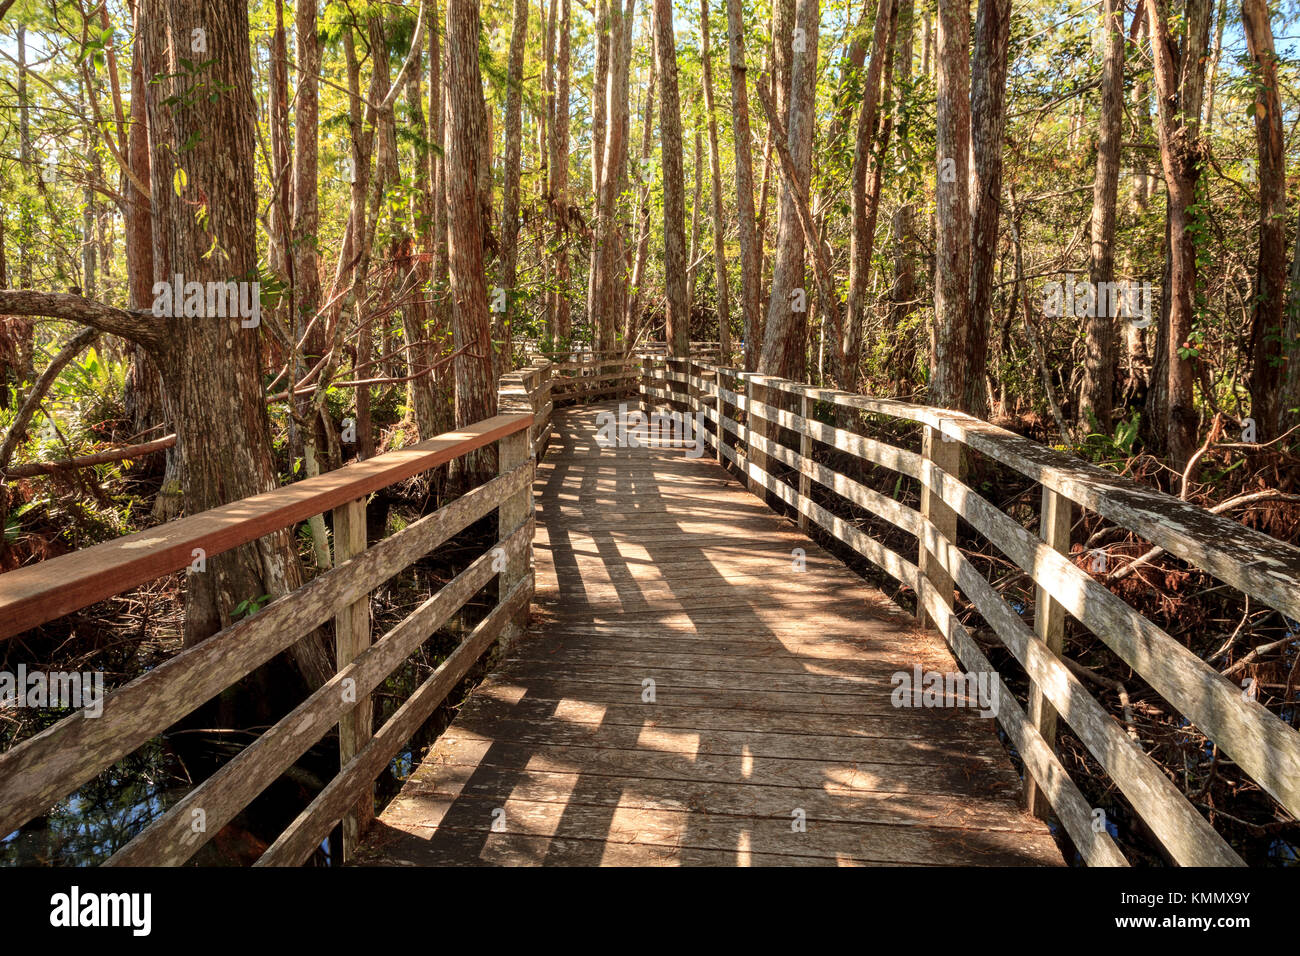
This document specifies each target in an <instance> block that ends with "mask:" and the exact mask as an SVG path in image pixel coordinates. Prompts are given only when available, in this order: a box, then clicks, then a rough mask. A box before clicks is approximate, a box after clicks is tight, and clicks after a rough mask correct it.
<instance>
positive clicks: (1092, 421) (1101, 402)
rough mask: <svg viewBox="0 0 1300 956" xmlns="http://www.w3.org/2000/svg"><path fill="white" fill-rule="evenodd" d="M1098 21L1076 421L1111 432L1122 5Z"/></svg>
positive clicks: (1109, 0)
mask: <svg viewBox="0 0 1300 956" xmlns="http://www.w3.org/2000/svg"><path fill="white" fill-rule="evenodd" d="M1102 24H1103V27H1104V29H1105V30H1106V54H1105V59H1104V61H1103V64H1102V76H1101V117H1100V122H1099V124H1098V126H1099V129H1098V140H1097V172H1096V177H1095V179H1094V180H1093V186H1092V246H1091V252H1090V254H1089V261H1088V279H1089V281H1090V282H1091V283H1092V288H1093V290H1094V293H1095V295H1096V299H1095V301H1096V305H1097V308H1096V309H1095V312H1096V315H1095V316H1093V317H1091V318H1089V319H1088V331H1087V339H1086V344H1087V357H1086V359H1085V361H1084V367H1083V390H1082V396H1081V400H1080V402H1079V416H1078V421H1079V427H1080V428H1081V429H1083V428H1087V429H1096V430H1099V431H1100V432H1102V433H1103V434H1106V435H1109V434H1110V433H1111V430H1112V428H1113V426H1114V423H1113V421H1112V410H1113V407H1114V394H1115V371H1116V365H1117V348H1118V342H1117V335H1116V325H1115V319H1116V316H1115V314H1114V313H1115V311H1116V310H1114V309H1111V308H1107V307H1103V306H1104V305H1105V306H1109V305H1110V304H1111V298H1112V297H1111V296H1109V295H1106V296H1105V297H1104V302H1103V296H1102V294H1101V293H1102V290H1103V289H1108V288H1109V285H1110V283H1111V282H1113V281H1114V278H1115V215H1116V202H1117V199H1118V191H1119V150H1120V123H1121V121H1122V119H1123V111H1124V5H1123V3H1122V2H1121V0H1104V12H1103V15H1102Z"/></svg>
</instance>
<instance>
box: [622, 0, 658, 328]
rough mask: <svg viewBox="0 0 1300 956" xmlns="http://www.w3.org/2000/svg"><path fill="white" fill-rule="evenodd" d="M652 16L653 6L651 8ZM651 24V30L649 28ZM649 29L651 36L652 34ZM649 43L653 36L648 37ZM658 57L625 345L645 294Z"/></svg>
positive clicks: (645, 126)
mask: <svg viewBox="0 0 1300 956" xmlns="http://www.w3.org/2000/svg"><path fill="white" fill-rule="evenodd" d="M651 18H652V20H653V7H652V8H651ZM653 29H654V28H653V24H652V26H651V30H652V31H653ZM653 35H654V34H653V32H652V33H651V36H652V37H653ZM651 45H652V47H653V40H652V44H651ZM658 63H659V59H658V57H656V56H654V55H653V53H652V55H651V56H650V79H649V81H648V82H647V84H646V93H645V116H644V119H643V120H642V123H641V175H642V176H643V177H644V182H642V183H641V186H640V189H639V193H640V196H639V199H638V202H637V214H636V220H637V237H636V260H635V263H634V265H633V267H632V296H631V298H630V300H629V302H628V309H627V315H626V316H625V317H624V319H623V341H624V342H625V343H628V344H629V345H630V344H631V343H632V342H634V341H635V340H636V337H637V335H638V333H639V330H640V326H641V311H642V309H641V302H642V299H643V298H644V296H645V283H646V265H647V262H648V260H649V258H650V194H651V190H652V188H653V185H654V183H653V177H652V176H651V175H650V173H649V169H648V167H649V163H650V158H651V157H652V156H653V155H654V133H655V129H654V116H655V99H656V97H657V95H658V90H657V89H656V88H655V82H656V81H657V80H658V78H659V73H658Z"/></svg>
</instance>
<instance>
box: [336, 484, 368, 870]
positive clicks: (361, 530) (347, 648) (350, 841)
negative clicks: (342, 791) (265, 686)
mask: <svg viewBox="0 0 1300 956" xmlns="http://www.w3.org/2000/svg"><path fill="white" fill-rule="evenodd" d="M365 550H366V500H365V499H364V498H358V499H357V500H356V501H350V502H348V503H347V504H344V505H340V506H339V507H337V508H335V509H334V565H335V567H338V566H339V565H341V564H343V563H344V562H345V561H348V560H350V559H352V558H354V557H356V556H357V555H359V554H361V553H362V552H363V551H365ZM369 647H370V595H369V594H363V595H362V596H361V597H360V598H358V599H357V600H356V601H353V602H352V603H350V604H344V605H341V606H340V607H339V609H338V612H337V613H336V614H335V615H334V658H335V669H336V671H342V670H343V669H344V668H346V667H347V666H348V664H350V663H352V661H353V660H354V659H355V658H356V657H358V656H360V655H361V654H363V653H365V651H366V649H367V648H369ZM352 695H353V696H352V699H353V700H355V701H356V704H355V706H353V707H352V708H350V709H345V710H344V712H343V713H342V714H341V715H340V716H339V766H343V765H345V764H346V763H347V762H348V761H349V760H351V759H352V758H353V756H355V754H356V753H357V751H358V750H360V749H361V748H362V747H363V746H365V744H366V741H368V740H369V739H370V732H371V725H372V724H373V723H374V707H373V706H372V705H371V701H370V694H369V693H368V692H367V693H364V694H360V693H357V692H356V689H355V685H354V686H353V688H352ZM374 815H375V799H374V792H373V790H372V788H370V787H367V788H366V789H365V792H364V793H362V794H361V797H360V799H359V800H357V803H356V807H355V808H354V809H353V810H352V811H351V812H350V813H348V814H347V815H346V816H345V817H344V818H343V859H344V860H349V859H351V858H352V855H353V853H355V852H356V848H357V843H358V842H359V840H360V838H361V834H362V833H363V832H364V831H365V830H366V828H367V827H369V826H370V822H371V820H373V818H374Z"/></svg>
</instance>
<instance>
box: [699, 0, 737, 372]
mask: <svg viewBox="0 0 1300 956" xmlns="http://www.w3.org/2000/svg"><path fill="white" fill-rule="evenodd" d="M700 43H701V47H700V49H701V58H702V60H703V69H704V109H705V112H707V113H708V117H709V173H710V175H711V177H712V180H713V269H714V282H715V284H716V286H717V303H718V347H719V351H720V352H721V361H722V364H724V365H729V364H730V363H731V308H730V302H729V301H728V299H729V296H728V292H729V290H728V288H727V252H726V229H725V226H724V225H723V210H722V162H721V160H720V159H719V157H718V118H717V116H715V115H714V112H713V58H712V56H711V55H710V50H709V0H700Z"/></svg>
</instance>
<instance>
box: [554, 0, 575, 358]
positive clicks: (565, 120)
mask: <svg viewBox="0 0 1300 956" xmlns="http://www.w3.org/2000/svg"><path fill="white" fill-rule="evenodd" d="M559 3H560V18H559V34H558V37H559V43H560V52H559V56H558V58H557V62H556V64H555V70H556V82H555V116H554V119H553V122H552V123H551V180H552V187H551V192H552V198H551V202H552V209H553V211H554V217H555V233H556V236H555V238H556V242H555V254H556V256H557V257H558V261H557V262H556V268H555V283H556V286H557V289H556V292H555V293H554V295H555V302H554V308H553V309H552V311H553V312H554V313H555V328H556V334H557V335H558V336H559V337H561V338H564V337H567V336H568V334H569V326H570V323H571V314H572V312H571V309H570V306H569V278H570V272H569V23H570V19H569V17H570V5H569V0H559Z"/></svg>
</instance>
